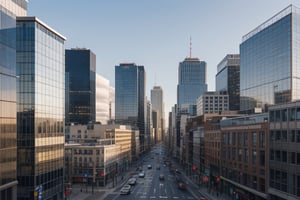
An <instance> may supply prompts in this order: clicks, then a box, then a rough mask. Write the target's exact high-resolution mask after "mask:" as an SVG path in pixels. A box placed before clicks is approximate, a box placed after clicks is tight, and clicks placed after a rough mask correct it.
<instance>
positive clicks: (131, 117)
mask: <svg viewBox="0 0 300 200" xmlns="http://www.w3.org/2000/svg"><path fill="white" fill-rule="evenodd" d="M145 81H146V75H145V70H144V66H137V65H136V64H134V63H122V64H120V65H118V66H116V67H115V87H116V88H115V118H116V119H115V120H116V123H119V124H125V125H126V124H127V125H131V126H132V127H133V128H136V129H138V130H139V131H140V148H141V149H140V150H141V152H143V151H144V133H145V105H146V102H145V98H146V95H145V88H146V85H145Z"/></svg>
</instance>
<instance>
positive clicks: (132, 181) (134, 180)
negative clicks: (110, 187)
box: [127, 178, 136, 185]
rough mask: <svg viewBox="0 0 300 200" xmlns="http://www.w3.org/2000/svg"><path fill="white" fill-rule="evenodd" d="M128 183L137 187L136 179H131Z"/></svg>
mask: <svg viewBox="0 0 300 200" xmlns="http://www.w3.org/2000/svg"><path fill="white" fill-rule="evenodd" d="M127 183H128V184H129V185H135V184H136V178H130V179H129V180H128V181H127Z"/></svg>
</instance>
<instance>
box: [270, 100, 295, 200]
mask: <svg viewBox="0 0 300 200" xmlns="http://www.w3.org/2000/svg"><path fill="white" fill-rule="evenodd" d="M269 114H270V135H269V137H268V139H269V141H270V155H269V163H270V171H269V181H270V182H269V184H270V186H269V191H268V192H269V199H270V200H283V199H287V200H296V199H299V198H300V130H299V129H300V123H299V122H300V101H295V102H291V103H286V104H279V105H275V106H271V107H270V109H269Z"/></svg>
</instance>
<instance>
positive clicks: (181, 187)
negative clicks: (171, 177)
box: [178, 181, 186, 190]
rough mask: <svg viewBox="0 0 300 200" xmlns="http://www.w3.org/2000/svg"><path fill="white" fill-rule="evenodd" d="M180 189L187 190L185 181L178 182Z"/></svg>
mask: <svg viewBox="0 0 300 200" xmlns="http://www.w3.org/2000/svg"><path fill="white" fill-rule="evenodd" d="M178 188H179V189H181V190H185V189H186V185H185V183H184V182H183V181H179V182H178Z"/></svg>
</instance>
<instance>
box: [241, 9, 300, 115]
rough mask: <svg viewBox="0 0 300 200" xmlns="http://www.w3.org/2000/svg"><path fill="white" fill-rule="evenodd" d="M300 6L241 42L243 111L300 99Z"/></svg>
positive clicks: (258, 28)
mask: <svg viewBox="0 0 300 200" xmlns="http://www.w3.org/2000/svg"><path fill="white" fill-rule="evenodd" d="M299 20H300V9H299V8H297V7H295V6H293V5H290V6H288V7H287V8H285V9H284V10H282V11H281V12H279V13H278V14H276V15H275V16H274V17H272V18H271V19H269V20H268V21H266V22H264V23H263V24H261V25H260V26H258V27H257V28H256V29H254V30H253V31H251V32H250V33H248V34H247V35H245V36H244V37H243V39H242V43H241V45H240V57H241V66H240V80H241V83H240V98H241V100H240V111H241V112H243V113H253V112H255V111H267V110H268V106H269V105H273V104H279V103H285V102H290V101H294V100H296V99H300V92H299V91H300V73H299V71H300V57H299V55H300V46H299V42H298V41H299V40H300V28H299V27H300V23H299Z"/></svg>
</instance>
